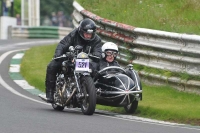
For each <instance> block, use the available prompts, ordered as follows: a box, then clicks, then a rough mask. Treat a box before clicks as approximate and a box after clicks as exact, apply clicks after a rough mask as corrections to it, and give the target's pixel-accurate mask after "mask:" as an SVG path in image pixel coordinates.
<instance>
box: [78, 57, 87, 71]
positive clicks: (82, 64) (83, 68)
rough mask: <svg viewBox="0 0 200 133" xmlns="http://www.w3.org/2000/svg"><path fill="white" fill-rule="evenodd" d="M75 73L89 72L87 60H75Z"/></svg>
mask: <svg viewBox="0 0 200 133" xmlns="http://www.w3.org/2000/svg"><path fill="white" fill-rule="evenodd" d="M75 71H89V59H76V68H75Z"/></svg>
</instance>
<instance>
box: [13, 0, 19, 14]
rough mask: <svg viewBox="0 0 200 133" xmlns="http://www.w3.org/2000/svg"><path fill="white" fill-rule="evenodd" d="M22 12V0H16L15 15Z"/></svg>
mask: <svg viewBox="0 0 200 133" xmlns="http://www.w3.org/2000/svg"><path fill="white" fill-rule="evenodd" d="M16 14H21V0H14V16H16Z"/></svg>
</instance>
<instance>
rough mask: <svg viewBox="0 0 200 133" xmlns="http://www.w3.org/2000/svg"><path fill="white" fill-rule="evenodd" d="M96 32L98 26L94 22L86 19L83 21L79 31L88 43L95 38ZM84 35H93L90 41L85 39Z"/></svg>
mask: <svg viewBox="0 0 200 133" xmlns="http://www.w3.org/2000/svg"><path fill="white" fill-rule="evenodd" d="M95 32H96V24H95V23H94V21H93V20H91V19H89V18H86V19H84V20H82V21H81V23H80V25H79V29H78V33H79V35H80V36H81V37H82V38H83V39H84V40H86V41H92V40H93V39H94V38H95ZM84 33H89V34H92V37H91V38H90V39H87V38H85V37H84V35H83V34H84Z"/></svg>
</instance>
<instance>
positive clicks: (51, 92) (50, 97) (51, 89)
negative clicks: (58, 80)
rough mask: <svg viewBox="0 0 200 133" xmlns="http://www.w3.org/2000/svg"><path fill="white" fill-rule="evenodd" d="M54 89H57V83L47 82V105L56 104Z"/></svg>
mask: <svg viewBox="0 0 200 133" xmlns="http://www.w3.org/2000/svg"><path fill="white" fill-rule="evenodd" d="M54 88H55V82H48V81H46V98H47V103H53V102H54Z"/></svg>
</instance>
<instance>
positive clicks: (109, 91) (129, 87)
mask: <svg viewBox="0 0 200 133" xmlns="http://www.w3.org/2000/svg"><path fill="white" fill-rule="evenodd" d="M128 69H129V71H132V73H131V75H130V74H129V75H128V76H127V69H123V68H121V67H117V66H110V67H106V68H104V69H102V70H100V71H99V72H98V78H96V79H95V87H96V90H97V104H100V105H106V106H113V107H124V109H125V110H126V112H127V113H134V112H135V110H136V109H137V107H138V101H140V100H142V86H141V82H140V78H139V76H138V74H137V72H136V71H134V70H133V69H132V65H129V68H128Z"/></svg>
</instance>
